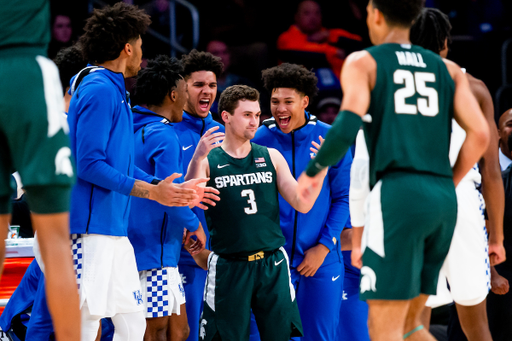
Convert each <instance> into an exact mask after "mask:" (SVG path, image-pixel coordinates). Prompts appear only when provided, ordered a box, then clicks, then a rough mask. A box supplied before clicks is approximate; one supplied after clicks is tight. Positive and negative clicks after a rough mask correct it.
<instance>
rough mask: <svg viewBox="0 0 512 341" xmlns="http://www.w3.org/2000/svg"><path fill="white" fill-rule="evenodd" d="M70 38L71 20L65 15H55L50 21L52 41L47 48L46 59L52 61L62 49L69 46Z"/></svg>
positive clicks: (71, 34)
mask: <svg viewBox="0 0 512 341" xmlns="http://www.w3.org/2000/svg"><path fill="white" fill-rule="evenodd" d="M72 37H73V28H72V26H71V18H70V17H69V16H68V15H66V14H57V15H56V16H55V17H54V18H53V21H52V40H50V45H49V46H48V58H50V59H54V58H55V56H56V55H57V52H59V51H60V50H61V49H62V48H64V47H68V46H71V44H72Z"/></svg>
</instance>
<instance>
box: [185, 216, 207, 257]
mask: <svg viewBox="0 0 512 341" xmlns="http://www.w3.org/2000/svg"><path fill="white" fill-rule="evenodd" d="M192 236H196V240H194V239H193V238H192ZM183 244H184V245H186V249H187V251H188V252H190V254H191V255H197V254H198V253H200V252H201V251H203V250H204V247H205V245H206V235H205V234H204V230H203V227H202V226H201V224H199V227H198V228H197V230H195V231H194V232H190V231H186V233H185V241H184V242H183Z"/></svg>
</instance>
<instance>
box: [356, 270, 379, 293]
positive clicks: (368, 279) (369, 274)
mask: <svg viewBox="0 0 512 341" xmlns="http://www.w3.org/2000/svg"><path fill="white" fill-rule="evenodd" d="M361 275H362V277H361V284H360V285H359V287H360V289H361V294H362V293H364V292H365V291H370V290H371V291H373V292H376V291H377V288H376V287H375V285H376V283H377V275H376V274H375V271H373V270H372V269H371V268H369V267H367V266H363V267H362V268H361Z"/></svg>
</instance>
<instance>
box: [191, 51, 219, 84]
mask: <svg viewBox="0 0 512 341" xmlns="http://www.w3.org/2000/svg"><path fill="white" fill-rule="evenodd" d="M181 63H182V65H183V77H185V79H186V78H188V77H190V75H191V74H192V73H193V72H197V71H211V72H213V73H214V74H215V76H216V77H217V78H219V77H220V76H221V75H222V72H223V71H224V63H222V59H220V58H219V57H216V56H214V55H213V54H211V53H210V52H199V51H197V50H195V49H194V50H192V51H190V53H189V54H184V55H183V56H181Z"/></svg>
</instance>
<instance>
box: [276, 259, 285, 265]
mask: <svg viewBox="0 0 512 341" xmlns="http://www.w3.org/2000/svg"><path fill="white" fill-rule="evenodd" d="M283 261H284V259H281V260H280V261H279V262H274V265H275V266H278V265H279V264H281V263H282V262H283Z"/></svg>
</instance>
